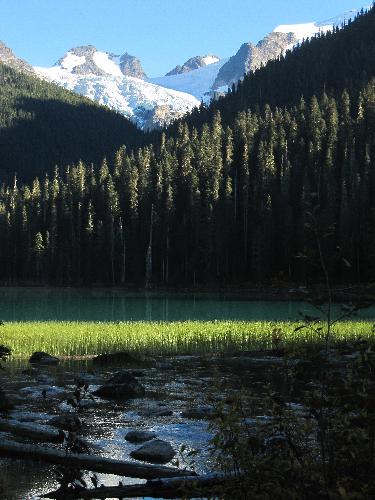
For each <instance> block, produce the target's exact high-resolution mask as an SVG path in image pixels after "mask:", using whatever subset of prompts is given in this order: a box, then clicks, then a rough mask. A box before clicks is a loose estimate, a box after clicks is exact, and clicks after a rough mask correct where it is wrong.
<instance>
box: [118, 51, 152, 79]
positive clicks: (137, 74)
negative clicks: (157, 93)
mask: <svg viewBox="0 0 375 500" xmlns="http://www.w3.org/2000/svg"><path fill="white" fill-rule="evenodd" d="M118 57H119V58H120V60H119V66H120V70H121V73H122V74H123V75H125V76H133V77H134V78H140V79H141V80H145V79H146V78H147V75H146V73H145V72H144V71H143V68H142V64H141V61H140V60H139V59H138V58H137V57H135V56H132V55H130V54H128V53H127V52H125V54H123V55H122V56H113V59H112V60H115V59H116V58H118Z"/></svg>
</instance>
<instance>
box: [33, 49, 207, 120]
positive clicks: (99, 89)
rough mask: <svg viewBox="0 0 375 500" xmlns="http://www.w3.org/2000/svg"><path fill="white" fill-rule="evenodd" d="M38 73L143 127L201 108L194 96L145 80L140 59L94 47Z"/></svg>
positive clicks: (68, 55) (72, 52)
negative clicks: (197, 107) (198, 106)
mask: <svg viewBox="0 0 375 500" xmlns="http://www.w3.org/2000/svg"><path fill="white" fill-rule="evenodd" d="M35 71H36V73H37V74H38V75H39V76H40V77H42V78H45V79H47V80H49V81H52V82H55V83H57V84H58V85H61V86H63V87H65V88H67V89H69V90H72V91H73V92H77V93H78V94H82V95H85V96H86V97H89V98H90V99H93V100H95V101H98V102H99V103H100V104H103V105H105V106H108V107H110V108H112V109H115V110H116V111H118V112H120V113H122V114H123V115H125V116H126V117H128V118H129V119H131V120H132V121H134V122H135V123H137V125H138V126H139V127H140V128H142V129H152V128H155V127H159V126H163V125H168V124H169V123H170V122H171V121H173V120H174V119H176V118H179V117H181V116H182V115H183V114H185V113H186V112H187V111H190V110H191V109H193V108H194V107H195V106H197V105H199V101H198V100H197V99H196V98H195V97H194V96H192V95H190V94H187V93H183V92H177V91H175V90H172V89H167V88H164V87H161V86H158V85H155V84H153V83H151V82H148V81H145V80H143V78H146V75H145V73H144V71H143V69H142V66H141V64H140V62H139V61H138V59H137V58H135V57H134V56H130V55H129V54H127V53H126V54H124V55H122V56H118V55H114V54H112V53H108V52H102V51H99V50H97V49H96V48H95V47H93V46H92V45H87V46H82V47H76V48H74V49H71V50H69V51H68V52H67V53H66V54H65V55H64V56H63V57H62V58H61V59H59V60H58V61H57V63H56V64H55V65H54V66H53V67H52V68H40V67H36V68H35Z"/></svg>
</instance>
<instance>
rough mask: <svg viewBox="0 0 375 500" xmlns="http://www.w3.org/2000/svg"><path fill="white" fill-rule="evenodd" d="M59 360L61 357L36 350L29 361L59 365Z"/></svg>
mask: <svg viewBox="0 0 375 500" xmlns="http://www.w3.org/2000/svg"><path fill="white" fill-rule="evenodd" d="M59 362H60V360H59V358H56V357H55V356H51V354H48V353H47V352H43V351H37V352H34V353H33V354H32V355H31V357H30V359H29V363H32V364H40V365H57V364H58V363H59Z"/></svg>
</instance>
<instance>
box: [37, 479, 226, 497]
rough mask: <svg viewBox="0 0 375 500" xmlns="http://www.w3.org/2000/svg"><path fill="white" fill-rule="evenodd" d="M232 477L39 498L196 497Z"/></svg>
mask: <svg viewBox="0 0 375 500" xmlns="http://www.w3.org/2000/svg"><path fill="white" fill-rule="evenodd" d="M234 479H235V476H233V475H226V474H219V473H212V474H206V475H204V476H187V477H184V478H176V477H173V478H161V479H153V480H149V481H147V483H145V484H132V485H128V486H126V485H125V486H122V485H120V486H101V487H99V488H92V489H77V490H72V491H70V492H67V491H66V490H65V489H64V490H56V491H52V492H50V493H46V494H45V495H43V496H42V498H50V499H57V500H61V499H63V500H76V499H89V498H91V499H93V498H95V499H104V498H136V497H151V498H161V497H162V498H181V497H182V496H183V498H196V497H197V495H200V494H204V493H205V492H207V490H210V492H213V489H214V488H215V487H219V486H220V485H222V484H223V483H225V482H226V481H228V480H232V481H233V480H234Z"/></svg>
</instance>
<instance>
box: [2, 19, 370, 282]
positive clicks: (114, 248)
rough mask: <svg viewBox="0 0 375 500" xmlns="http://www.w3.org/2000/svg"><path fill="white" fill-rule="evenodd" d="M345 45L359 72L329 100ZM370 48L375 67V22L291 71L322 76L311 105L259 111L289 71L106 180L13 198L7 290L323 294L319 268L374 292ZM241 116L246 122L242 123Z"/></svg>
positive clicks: (69, 180) (7, 227) (68, 175)
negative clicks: (259, 98) (304, 289)
mask: <svg viewBox="0 0 375 500" xmlns="http://www.w3.org/2000/svg"><path fill="white" fill-rule="evenodd" d="M370 28H372V29H370ZM352 31H353V32H354V33H355V36H354V35H353V37H351V39H352V40H353V41H354V39H356V40H357V41H356V46H357V47H362V46H363V47H364V49H363V52H360V53H359V54H358V58H357V59H356V58H354V59H353V58H350V57H351V56H350V57H349V55H348V54H350V50H351V48H352V47H351V46H347V45H345V44H343V42H342V36H343V35H342V33H346V35H345V37H349V35H348V33H351V32H352ZM349 38H350V37H349ZM337 40H339V41H340V44H341V47H342V49H343V50H344V49H345V53H346V54H347V56H345V57H348V58H349V60H350V61H352V62H353V63H354V61H359V62H358V65H357V66H355V67H353V68H351V66H350V64H348V65H347V66H346V72H345V73H342V72H341V69H337V72H338V73H339V74H340V75H341V79H340V82H338V81H337V82H336V83H337V86H335V85H336V84H335V85H333V86H331V87H330V88H329V89H328V87H327V85H326V90H327V92H324V85H323V80H324V79H322V78H321V75H324V74H329V75H330V74H331V72H332V71H334V68H336V65H337V60H336V61H334V60H332V59H331V58H333V57H334V55H335V54H336V53H335V51H334V50H333V49H332V47H337V46H338V44H339V42H338V41H337ZM322 43H324V45H325V48H324V50H325V51H326V52H325V53H324V54H328V55H324V54H323V55H322V56H321V57H325V58H326V61H325V62H324V60H323V59H319V57H320V56H318V54H320V53H321V52H322V47H321V46H320V45H319V44H322ZM353 43H354V42H353ZM367 46H368V47H369V50H370V54H371V50H373V49H371V47H374V46H375V11H374V9H373V10H372V11H370V12H369V13H367V14H365V15H363V16H361V17H360V18H359V19H357V20H356V21H355V22H353V23H352V24H351V25H350V26H348V27H347V28H346V29H345V30H344V31H340V32H338V33H335V34H333V35H328V36H327V37H326V38H318V39H317V40H313V41H312V42H310V43H309V44H304V45H303V46H302V47H301V48H299V49H297V50H296V51H295V53H293V54H291V55H289V56H287V57H286V60H287V59H288V57H289V58H294V60H296V61H297V63H296V73H297V74H299V68H301V73H300V74H301V78H302V75H303V74H304V73H303V71H302V68H303V64H304V68H305V70H304V71H305V73H306V81H310V80H309V78H310V77H309V76H308V75H310V69H309V68H310V66H311V67H315V71H316V81H317V85H316V95H314V94H313V87H312V88H311V89H310V90H309V93H307V94H305V97H304V96H303V95H304V91H303V89H302V87H301V88H299V90H297V89H295V93H296V94H295V95H294V94H293V99H292V100H293V104H291V105H288V106H284V104H285V102H286V101H288V98H285V99H284V98H282V97H280V102H281V104H282V106H278V107H276V106H274V104H275V102H276V101H275V100H272V99H270V101H271V104H272V106H270V105H268V104H264V103H263V104H264V105H259V104H258V105H255V104H254V103H255V97H254V98H253V97H251V96H252V94H251V92H252V90H251V89H252V82H254V85H255V84H256V82H257V81H258V80H257V79H258V78H261V76H257V75H263V77H262V78H268V77H269V78H270V80H269V81H270V83H269V85H271V81H272V80H271V75H275V74H277V72H278V71H280V72H282V71H284V70H282V69H278V68H284V67H285V64H286V63H285V61H286V60H282V61H280V62H275V63H271V64H270V65H269V66H267V67H266V68H264V69H261V70H260V72H259V74H258V73H256V74H254V75H252V76H249V77H248V78H246V79H245V81H244V83H243V84H242V85H240V87H239V89H238V91H237V92H236V93H234V94H233V95H230V96H228V97H227V98H224V99H223V100H220V101H219V102H218V103H217V104H213V105H212V106H211V108H209V110H208V111H204V112H201V116H203V114H202V113H207V116H209V117H210V116H211V115H212V119H211V118H210V119H208V121H207V123H204V124H201V121H200V118H201V116H200V117H198V118H197V116H195V117H194V116H192V117H189V118H188V120H187V121H185V122H180V123H179V124H178V127H177V128H176V129H172V130H167V131H166V133H164V134H162V135H161V136H159V137H158V136H155V144H154V145H149V146H145V147H143V148H142V149H139V150H138V151H137V152H135V153H134V154H133V153H127V151H126V150H125V148H120V149H119V150H118V151H117V154H116V157H115V160H114V162H111V161H109V162H108V163H107V162H104V163H102V165H101V168H100V169H99V170H97V171H96V170H95V169H94V168H92V167H91V166H90V165H88V164H85V163H84V162H79V163H77V164H76V165H75V166H73V167H70V168H68V169H67V171H66V172H65V171H63V170H61V172H58V171H56V172H55V174H54V175H52V176H49V177H46V178H41V179H39V180H35V181H34V182H33V183H32V184H31V185H30V186H21V185H12V184H10V185H9V186H8V187H7V186H4V187H3V188H2V190H1V192H0V232H1V235H2V238H1V240H0V259H1V263H2V265H1V266H0V280H1V281H3V282H7V283H12V282H21V281H28V280H31V281H34V282H35V281H37V282H49V283H59V284H61V283H74V284H79V283H86V284H91V283H107V284H132V283H137V284H144V283H147V282H148V283H155V284H169V285H172V284H177V285H198V284H202V283H222V284H228V283H235V284H238V283H248V282H254V281H264V280H267V279H282V280H288V281H299V282H314V281H317V282H319V281H321V280H322V278H323V277H322V274H321V271H320V269H321V263H320V262H319V259H320V257H319V255H320V254H323V255H327V256H329V258H328V257H327V259H326V262H325V263H326V265H327V267H328V269H329V273H330V275H331V277H332V279H334V280H335V281H336V282H340V281H353V280H355V281H371V280H373V279H375V267H374V257H375V134H374V131H375V79H374V78H372V77H374V76H375V68H373V69H371V61H370V59H371V58H370V56H368V57H367V56H366V54H367V52H366V50H367V49H366V47H367ZM314 47H316V52H314V51H313V48H314ZM353 50H355V49H353ZM294 54H296V55H294ZM361 54H362V56H361ZM314 57H317V58H318V59H319V61H320V62H319V64H318V63H316V64H315V63H314ZM353 57H354V56H353ZM373 60H374V61H375V58H374V59H373ZM298 61H300V62H299V63H298ZM366 61H367V62H368V64H367V63H366V64H365V62H366ZM299 64H300V66H299ZM359 64H362V65H363V66H362V68H361V67H360V66H359ZM269 67H270V69H269V70H268V68H269ZM291 68H293V66H291ZM267 71H269V74H268V73H267ZM290 72H292V69H290ZM267 75H269V76H267ZM311 75H312V73H311ZM356 75H362V77H361V78H357V77H356ZM332 78H333V77H332ZM278 81H279V80H276V82H278ZM361 82H362V83H361ZM339 83H340V84H339ZM312 84H313V82H312V80H311V85H312ZM345 84H347V88H346V85H345ZM262 88H263V84H262ZM246 89H248V90H247V91H246ZM274 89H275V93H276V92H281V91H282V90H283V89H282V88H281V87H280V86H279V85H278V83H276V84H275V85H274ZM284 90H285V93H286V94H287V93H288V89H284ZM243 96H245V97H246V99H247V97H248V100H246V99H245V97H244V98H243ZM291 96H292V94H291ZM242 98H243V99H244V100H243V103H242V105H241V106H240V104H239V102H241V99H242ZM275 99H276V98H275ZM231 102H232V103H233V110H235V109H236V106H237V108H238V109H240V111H238V112H237V113H235V115H234V118H231V115H232V114H233V110H232V108H230V106H231V105H230V104H228V103H231ZM252 104H254V106H252ZM229 108H230V112H229V111H228V109H229ZM220 109H222V112H220ZM194 120H196V121H195V122H194Z"/></svg>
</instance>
